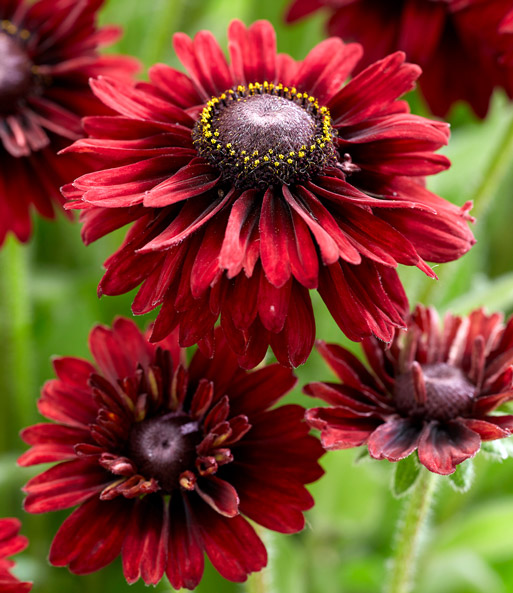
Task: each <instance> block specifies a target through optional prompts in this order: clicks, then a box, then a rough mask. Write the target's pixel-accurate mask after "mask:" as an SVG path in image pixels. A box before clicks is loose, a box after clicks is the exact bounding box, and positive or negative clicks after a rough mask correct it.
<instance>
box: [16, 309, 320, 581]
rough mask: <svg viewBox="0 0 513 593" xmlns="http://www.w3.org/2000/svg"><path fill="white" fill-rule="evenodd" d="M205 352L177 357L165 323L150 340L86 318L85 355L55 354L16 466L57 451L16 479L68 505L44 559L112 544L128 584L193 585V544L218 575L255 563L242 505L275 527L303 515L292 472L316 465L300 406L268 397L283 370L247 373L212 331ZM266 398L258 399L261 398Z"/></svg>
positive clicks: (42, 499)
mask: <svg viewBox="0 0 513 593" xmlns="http://www.w3.org/2000/svg"><path fill="white" fill-rule="evenodd" d="M216 340H218V343H217V345H216V346H217V347H216V355H215V356H214V358H212V359H207V358H206V357H205V356H204V355H203V354H202V353H201V352H199V351H198V352H196V354H195V355H194V356H193V358H192V360H191V362H190V364H189V365H186V364H185V358H184V357H185V352H184V351H181V350H180V348H179V346H178V341H177V338H176V335H171V336H170V337H169V338H168V339H167V340H166V341H164V342H160V343H158V344H150V343H148V342H147V340H146V339H145V337H144V336H143V335H142V334H141V333H140V332H139V330H138V329H137V327H136V326H135V324H134V323H133V322H131V321H128V320H126V319H122V318H120V319H118V320H117V321H116V322H115V323H114V326H113V329H112V330H111V329H108V328H105V327H96V328H95V329H94V330H93V331H92V333H91V336H90V348H91V351H92V353H93V356H94V358H95V360H96V365H97V366H93V365H92V364H90V363H89V362H87V361H86V360H82V359H77V358H61V359H57V360H56V361H55V363H54V365H55V371H56V373H57V376H58V379H54V380H52V381H49V382H48V383H47V384H46V385H45V387H44V389H43V393H42V397H41V399H40V400H39V410H40V411H41V413H42V414H44V415H45V416H46V417H47V418H50V419H51V420H55V421H56V422H57V423H56V424H39V425H36V426H32V427H30V428H27V429H25V430H24V431H23V433H22V437H23V439H24V440H25V441H26V442H27V443H29V444H30V445H32V448H31V449H30V450H29V451H27V452H26V453H25V454H24V455H23V456H22V457H21V459H20V463H21V465H32V464H36V463H47V462H54V461H57V462H59V463H58V464H57V465H55V466H54V467H53V468H51V469H49V470H47V471H45V472H44V473H42V474H40V475H38V476H36V477H35V478H32V479H31V480H30V481H29V482H28V483H27V485H26V487H25V491H26V492H27V494H28V496H27V498H26V501H25V508H26V510H27V511H29V512H32V513H42V512H47V511H52V510H59V509H66V508H69V507H73V506H77V505H79V506H78V509H76V510H75V511H74V512H73V513H72V514H71V515H70V516H69V517H68V518H67V519H66V520H65V521H64V523H63V525H62V526H61V528H60V529H59V531H58V533H57V535H56V536H55V539H54V541H53V544H52V547H51V551H50V562H51V563H52V564H54V565H55V566H65V565H69V567H70V570H71V571H72V572H74V573H76V574H85V573H90V572H93V571H96V570H98V569H100V568H102V567H103V566H105V565H107V564H109V563H110V562H112V560H114V559H115V558H116V557H117V556H119V555H121V557H122V562H123V571H124V574H125V577H126V579H127V581H128V582H129V583H133V582H135V581H136V580H137V579H138V578H140V577H141V578H142V579H143V580H144V582H145V583H147V584H155V583H158V582H159V581H160V579H161V578H162V576H163V574H164V573H166V575H167V577H168V578H169V580H170V582H171V584H172V585H173V587H175V588H177V589H180V588H181V587H186V588H189V589H194V588H195V587H196V586H197V584H198V583H199V581H200V579H201V576H202V573H203V555H204V552H206V554H207V556H208V557H209V558H210V560H211V562H212V564H213V565H214V567H215V568H216V569H217V570H218V571H219V572H220V573H221V575H223V576H224V577H225V578H227V579H230V580H232V581H244V580H245V579H246V576H247V574H248V573H250V572H253V571H258V570H260V569H261V568H262V567H264V566H265V564H266V562H267V554H266V550H265V547H264V545H263V544H262V542H261V540H260V539H259V537H258V536H257V534H256V533H255V531H254V529H253V528H252V527H251V525H250V523H249V522H248V521H247V519H245V518H244V517H243V515H245V516H246V517H248V518H250V519H252V520H253V521H255V522H256V523H259V524H260V525H263V526H264V527H267V528H269V529H272V530H275V531H279V532H281V533H295V532H297V531H300V530H301V529H302V528H303V526H304V518H303V511H305V510H306V509H308V508H310V507H311V506H312V505H313V500H312V497H311V496H310V494H309V493H308V491H307V490H306V489H305V487H304V484H305V483H309V482H313V481H314V480H316V479H317V478H319V477H320V476H321V475H322V473H323V472H322V469H321V468H320V466H319V464H318V463H317V460H318V458H319V457H320V456H321V454H322V452H323V449H322V447H321V445H320V443H319V441H318V440H317V439H316V438H314V437H313V436H309V435H308V426H307V425H306V423H304V422H303V416H304V409H303V408H302V407H300V406H297V405H284V406H281V407H277V408H275V407H273V406H274V404H275V403H276V402H277V401H278V400H279V399H281V397H282V396H283V395H284V394H285V393H286V392H287V391H288V390H290V389H291V388H292V386H293V385H294V383H295V378H294V376H293V375H292V373H291V371H290V370H289V369H286V368H284V367H282V366H280V365H272V366H269V367H267V368H262V369H260V370H257V371H254V372H251V373H248V372H246V371H243V370H241V369H240V367H239V366H238V365H237V361H236V358H235V355H234V354H233V353H232V352H231V350H230V349H229V348H227V345H226V342H225V341H224V339H223V337H222V334H221V333H220V332H219V333H217V334H216ZM270 408H272V409H270Z"/></svg>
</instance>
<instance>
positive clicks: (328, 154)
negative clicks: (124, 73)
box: [65, 21, 474, 368]
mask: <svg viewBox="0 0 513 593" xmlns="http://www.w3.org/2000/svg"><path fill="white" fill-rule="evenodd" d="M228 36H229V50H230V55H231V64H228V62H227V60H226V59H225V57H224V55H223V53H222V51H221V49H220V47H219V46H218V44H217V42H216V40H215V39H214V37H213V36H212V34H211V33H209V32H207V31H202V32H200V33H198V35H197V36H196V37H195V38H194V40H191V39H189V37H187V36H185V35H183V34H177V35H176V36H175V49H176V52H177V54H178V57H179V58H180V59H181V61H182V63H183V64H184V66H185V68H186V70H187V72H188V74H187V75H186V74H182V73H181V72H178V71H177V70H174V69H173V68H170V67H168V66H165V65H162V64H158V65H156V66H154V67H153V68H151V70H150V82H148V83H146V82H145V83H140V84H138V85H137V87H136V88H132V87H130V86H128V85H126V84H123V83H119V82H114V81H112V80H109V79H107V78H100V79H99V80H95V81H93V82H92V87H93V90H94V92H95V94H96V95H97V96H98V98H100V99H101V100H102V101H104V103H105V104H106V105H108V106H109V107H111V108H112V109H114V110H116V111H117V112H118V113H119V115H117V116H110V117H93V118H86V119H85V123H84V125H85V129H86V132H87V133H88V134H89V138H87V139H83V140H79V141H78V142H76V143H75V144H74V145H73V146H72V147H70V148H69V149H68V150H67V151H66V152H75V153H77V152H78V153H86V154H90V153H94V154H95V155H98V156H99V157H100V158H102V159H103V163H104V164H103V167H104V170H101V171H96V172H92V173H89V174H87V175H84V176H82V177H80V178H79V179H77V180H76V181H75V182H74V184H73V186H69V187H67V188H66V190H65V194H66V195H67V197H68V198H70V199H71V200H72V202H71V203H70V205H69V207H70V208H78V209H82V210H83V212H82V215H81V219H82V221H83V222H84V228H83V239H84V241H85V242H86V243H90V242H91V241H94V240H96V239H98V238H99V237H101V236H103V235H105V234H107V233H109V232H111V231H112V230H114V229H116V228H119V227H121V226H123V225H126V224H127V223H130V222H134V221H135V224H134V225H133V227H132V228H131V230H130V231H128V233H127V236H126V239H125V242H124V243H123V245H122V247H121V248H120V249H119V250H118V251H117V252H116V253H115V254H114V255H112V256H111V257H109V258H108V260H107V261H106V263H105V266H106V268H107V272H106V274H105V276H104V277H103V279H102V281H101V283H100V286H99V293H100V294H110V295H115V294H121V293H124V292H127V291H128V290H132V289H133V288H135V287H136V286H139V285H141V287H140V289H139V292H138V294H137V296H136V297H135V300H134V303H133V311H134V313H135V314H142V313H146V312H148V311H150V310H152V309H154V308H155V307H157V306H159V305H162V308H161V310H160V313H159V316H158V318H157V321H156V323H155V327H154V331H153V336H152V340H159V339H162V338H163V337H164V336H166V335H167V334H169V333H170V332H171V331H172V330H173V328H174V327H176V326H179V331H180V343H181V345H182V346H190V345H192V344H195V343H196V342H200V347H201V348H202V349H203V350H204V351H205V352H209V353H211V348H212V336H213V331H214V325H215V323H216V321H217V320H218V319H219V318H220V322H221V327H222V329H223V331H224V333H225V335H226V338H227V340H228V342H229V344H230V346H231V348H232V349H233V350H234V351H235V352H237V354H238V356H239V362H240V364H241V365H242V366H244V367H246V368H251V367H253V366H255V365H256V364H258V362H259V361H260V360H262V358H263V356H264V354H265V352H266V350H267V347H268V345H269V344H270V345H271V347H272V348H273V350H274V353H275V354H276V356H277V358H278V360H279V361H280V362H281V363H282V364H284V365H293V366H297V365H298V364H301V363H303V362H304V361H305V360H306V358H307V357H308V355H309V353H310V351H311V349H312V346H313V341H314V338H315V322H314V317H313V310H312V305H311V301H310V296H309V290H310V289H318V290H319V293H320V294H321V296H322V298H323V299H324V301H325V302H326V304H327V306H328V308H329V309H330V311H331V313H332V315H333V317H334V319H335V321H336V322H337V323H338V325H339V326H340V327H341V329H342V330H343V331H344V332H345V333H346V334H347V335H348V336H349V337H350V338H351V339H353V340H360V339H362V338H363V337H365V336H369V335H371V334H375V335H376V336H378V337H379V338H380V339H382V340H385V341H389V340H390V339H391V338H392V336H393V333H394V330H395V328H397V327H403V326H404V319H405V317H406V316H407V313H408V306H407V300H406V296H405V294H404V291H403V288H402V285H401V283H400V280H399V277H398V275H397V273H396V270H395V268H396V267H397V266H398V264H405V265H412V266H417V267H419V268H420V269H421V270H423V271H424V272H425V273H426V274H428V275H430V276H434V274H433V272H432V270H431V269H430V268H429V266H427V264H426V263H425V261H424V259H427V260H430V261H436V262H445V261H450V260H453V259H456V258H458V257H460V256H461V255H463V254H464V253H465V252H466V251H467V250H468V249H469V248H470V246H471V245H472V243H473V241H474V240H473V237H472V234H471V233H470V231H469V229H468V226H467V221H468V220H469V219H470V217H469V215H468V209H469V205H468V204H467V205H465V206H464V207H463V208H461V209H460V208H457V207H455V206H453V205H452V204H450V203H448V202H446V201H445V200H443V199H441V198H439V197H438V196H435V195H434V194H432V193H430V192H429V191H427V190H426V188H425V187H424V176H425V175H430V174H433V173H436V172H438V171H441V170H443V169H445V168H447V167H448V166H449V163H448V160H447V159H446V158H445V157H444V156H441V155H436V154H434V153H433V151H434V150H435V149H437V148H439V147H440V146H442V145H443V144H445V143H446V142H447V138H448V134H449V132H448V127H447V126H446V124H443V123H440V122H434V121H430V120H427V119H424V118H421V117H417V116H414V115H411V114H410V113H409V112H408V106H407V104H406V103H405V102H403V101H397V100H396V99H397V97H399V96H400V95H402V94H403V93H404V92H406V91H408V90H410V89H411V88H412V87H413V85H414V81H415V80H416V78H417V77H418V76H419V74H420V70H419V68H417V67H416V66H413V65H411V64H406V63H404V55H403V54H400V53H397V54H394V55H391V56H388V57H387V58H385V59H384V60H382V61H380V62H377V63H376V64H374V65H372V66H371V67H369V68H368V69H367V70H365V71H364V72H362V73H361V74H360V75H359V76H357V77H356V78H354V79H353V80H352V81H351V82H349V83H348V84H345V85H344V84H343V83H344V81H345V80H346V79H347V77H348V75H349V74H350V73H351V71H352V69H353V67H354V65H355V63H356V62H357V61H358V59H359V57H360V55H361V50H360V47H359V46H358V45H344V43H343V42H342V41H341V40H340V39H335V38H333V39H328V40H327V41H325V42H323V43H321V44H320V45H318V46H317V47H315V48H314V49H313V50H312V51H311V52H310V53H309V54H308V56H307V57H306V59H305V60H304V61H303V62H295V61H294V60H293V59H292V58H290V57H289V56H286V55H282V54H277V53H276V40H275V34H274V30H273V28H272V26H271V25H270V24H269V23H267V22H265V21H259V22H257V23H255V24H254V25H252V26H251V27H250V28H249V29H246V27H245V26H244V25H243V24H242V23H241V22H239V21H234V22H233V23H232V24H231V26H230V28H229V32H228Z"/></svg>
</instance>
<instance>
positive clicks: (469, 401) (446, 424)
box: [305, 306, 513, 474]
mask: <svg viewBox="0 0 513 593" xmlns="http://www.w3.org/2000/svg"><path fill="white" fill-rule="evenodd" d="M501 319H502V317H501V315H499V314H498V313H496V314H494V315H490V316H487V315H485V314H484V313H483V311H482V310H479V311H474V312H473V313H472V314H471V315H470V316H469V317H464V318H462V317H455V316H453V315H447V316H446V318H445V322H444V326H443V328H440V327H439V323H438V317H437V315H436V313H435V311H434V310H433V309H425V308H424V307H422V306H418V307H417V309H416V311H415V312H414V313H413V315H412V316H411V319H410V321H409V323H408V330H407V331H403V332H400V333H398V335H397V336H396V337H395V338H394V340H393V342H392V344H391V346H390V347H389V348H387V347H386V345H384V344H382V343H380V342H379V341H378V340H376V339H374V338H370V339H367V340H364V342H363V350H364V352H365V356H366V357H367V361H368V363H369V365H370V367H371V369H372V372H369V371H368V370H367V368H366V367H365V366H364V365H362V363H361V362H359V361H358V359H356V358H355V357H354V356H353V355H352V354H351V353H350V352H348V351H347V350H345V349H344V348H341V347H340V346H336V345H334V344H325V343H323V342H321V343H320V344H319V349H320V352H321V354H322V355H323V357H324V358H325V360H326V361H327V362H328V364H329V365H330V366H331V368H332V369H333V370H334V372H335V373H336V375H337V376H338V377H339V379H340V380H341V382H342V383H341V384H338V383H311V384H310V385H307V386H306V388H305V392H306V393H308V394H309V395H313V396H315V397H319V398H321V399H323V400H324V401H326V402H328V403H329V404H331V405H332V406H333V407H329V408H315V409H313V410H309V411H308V412H307V420H308V422H309V423H310V425H311V426H313V427H315V428H318V429H320V430H321V431H322V443H323V445H324V447H325V448H326V449H348V448H351V447H358V446H360V445H363V444H367V446H368V449H369V453H370V455H371V457H374V458H375V459H388V460H389V461H399V460H400V459H403V458H405V457H407V456H408V455H410V453H412V452H413V451H415V450H418V455H419V460H420V462H421V463H422V464H423V465H425V466H426V467H427V468H428V469H429V470H430V471H432V472H435V473H438V474H451V473H453V472H454V471H455V470H456V465H458V464H459V463H461V462H462V461H465V459H468V458H469V457H473V456H474V455H475V454H476V453H477V452H478V451H479V448H480V446H481V441H490V440H494V439H500V438H503V437H507V436H509V435H510V434H511V433H512V432H513V416H510V415H499V414H495V415H494V414H491V412H493V411H494V410H495V409H496V408H497V407H498V406H500V405H501V404H503V403H504V402H507V401H509V400H511V399H513V317H512V318H511V319H510V320H509V322H508V324H507V325H506V327H504V326H503V325H502V323H501Z"/></svg>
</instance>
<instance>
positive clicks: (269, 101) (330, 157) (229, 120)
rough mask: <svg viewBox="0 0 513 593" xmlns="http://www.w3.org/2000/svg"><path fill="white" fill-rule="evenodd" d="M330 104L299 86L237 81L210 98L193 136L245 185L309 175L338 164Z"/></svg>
mask: <svg viewBox="0 0 513 593" xmlns="http://www.w3.org/2000/svg"><path fill="white" fill-rule="evenodd" d="M333 134H334V132H333V129H332V127H331V118H330V114H329V111H328V109H327V108H326V107H319V103H318V102H317V100H316V99H315V97H312V96H310V95H308V93H299V92H297V90H296V89H295V88H288V87H284V86H283V85H281V84H277V85H275V84H273V83H268V82H264V83H263V84H260V83H254V84H250V85H248V87H245V86H241V85H239V86H238V87H237V88H235V89H229V90H228V91H226V92H224V93H222V94H221V95H220V96H219V97H215V98H213V99H211V100H210V101H209V102H208V103H207V105H206V106H205V108H204V109H203V111H202V112H201V115H200V119H199V120H198V122H197V124H196V126H195V128H194V132H193V139H194V144H195V145H196V148H197V149H198V151H199V153H200V154H201V156H203V157H204V158H206V159H207V160H208V161H209V162H210V163H211V164H212V165H213V166H214V167H216V168H217V169H218V170H219V171H221V173H222V175H223V178H224V179H225V180H226V181H229V182H230V183H233V184H234V185H235V186H236V187H238V188H241V189H249V188H258V187H260V188H267V187H268V186H269V185H282V184H287V185H288V184H290V183H292V182H298V181H302V180H306V179H309V178H310V177H312V175H314V174H315V173H317V172H319V171H321V170H322V169H323V168H325V167H326V166H329V165H335V164H336V156H335V147H334V144H333Z"/></svg>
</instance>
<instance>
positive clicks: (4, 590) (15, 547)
mask: <svg viewBox="0 0 513 593" xmlns="http://www.w3.org/2000/svg"><path fill="white" fill-rule="evenodd" d="M20 526H21V523H20V522H19V521H18V519H0V593H27V592H28V591H30V589H31V588H32V583H22V582H20V581H19V580H18V579H17V578H16V577H15V576H13V575H12V574H11V568H12V567H13V566H14V562H13V561H12V560H8V559H7V558H8V557H9V556H14V555H15V554H17V553H18V552H21V551H23V550H24V549H25V548H26V547H27V544H28V541H27V538H26V537H23V536H22V535H18V532H19V530H20Z"/></svg>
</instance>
